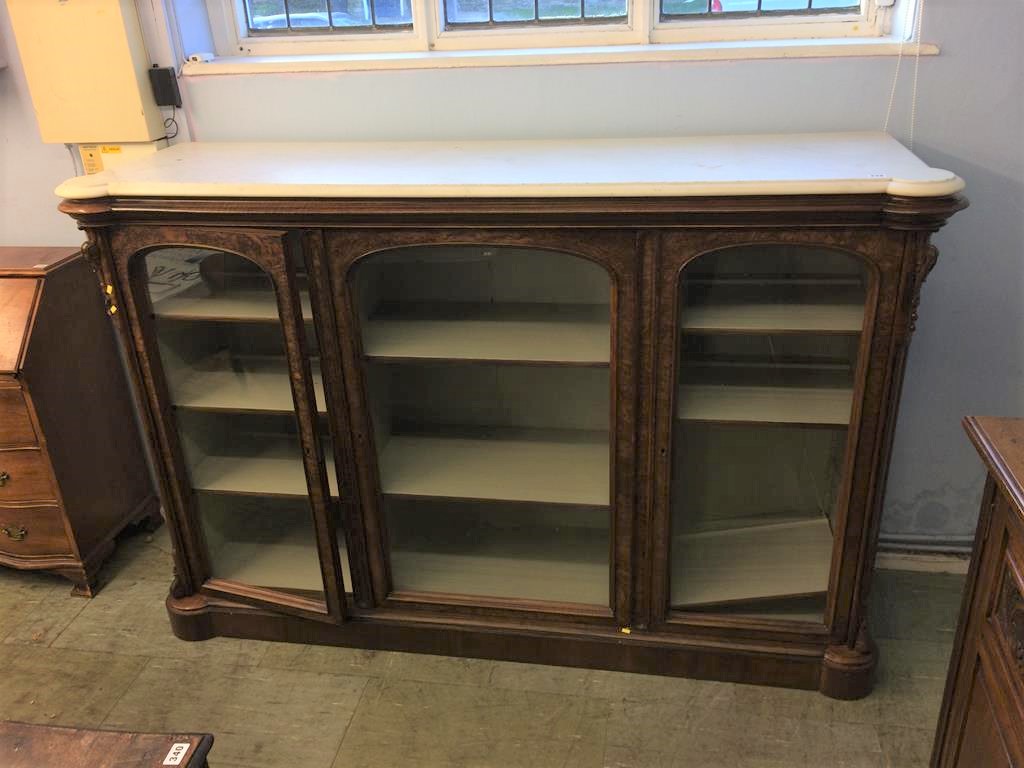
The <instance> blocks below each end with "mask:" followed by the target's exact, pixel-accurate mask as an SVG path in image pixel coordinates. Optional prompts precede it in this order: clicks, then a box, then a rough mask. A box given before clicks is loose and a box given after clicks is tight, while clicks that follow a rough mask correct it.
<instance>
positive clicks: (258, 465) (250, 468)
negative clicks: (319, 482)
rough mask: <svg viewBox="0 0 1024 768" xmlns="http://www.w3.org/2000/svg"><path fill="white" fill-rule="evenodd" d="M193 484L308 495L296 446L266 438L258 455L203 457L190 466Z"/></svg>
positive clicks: (332, 480) (330, 472)
mask: <svg viewBox="0 0 1024 768" xmlns="http://www.w3.org/2000/svg"><path fill="white" fill-rule="evenodd" d="M325 459H326V469H327V482H328V484H329V486H330V489H331V495H332V496H337V495H338V480H337V477H336V474H335V471H334V457H333V455H332V454H331V453H330V452H329V451H328V453H327V455H326V457H325ZM192 487H193V488H195V489H196V490H198V491H207V492H211V493H228V494H238V495H257V496H302V497H305V496H308V495H309V489H308V487H307V485H306V472H305V470H304V468H303V464H302V454H301V452H300V450H299V447H298V445H296V444H295V443H294V442H293V441H288V440H269V441H268V444H267V446H266V447H265V448H264V449H263V450H262V451H260V452H259V453H258V454H254V455H250V456H206V457H204V458H203V459H202V460H201V461H199V462H197V463H196V465H195V466H194V467H193V468H192Z"/></svg>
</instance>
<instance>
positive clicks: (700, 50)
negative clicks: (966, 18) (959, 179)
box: [182, 37, 939, 77]
mask: <svg viewBox="0 0 1024 768" xmlns="http://www.w3.org/2000/svg"><path fill="white" fill-rule="evenodd" d="M899 49H900V46H899V43H898V42H894V41H893V40H892V39H891V38H877V37H874V38H863V37H861V38H857V37H846V38H821V39H806V40H739V41H729V42H716V43H652V44H648V45H603V46H581V47H576V48H518V49H511V50H478V51H406V52H374V53H347V54H318V55H297V56H228V57H222V58H215V59H212V60H209V61H190V62H187V63H186V64H185V66H184V67H183V68H182V74H184V75H187V76H189V77H198V76H203V75H249V74H256V73H259V72H339V71H347V70H379V69H430V68H437V69H448V68H454V67H526V66H536V65H546V64H606V63H636V62H646V61H729V60H741V59H806V58H823V57H836V56H894V55H896V54H897V53H898V52H899ZM903 51H904V55H914V54H916V53H917V45H916V44H915V43H911V42H908V43H905V44H904V49H903ZM938 53H939V46H938V45H936V44H934V43H922V44H921V55H923V56H934V55H937V54H938Z"/></svg>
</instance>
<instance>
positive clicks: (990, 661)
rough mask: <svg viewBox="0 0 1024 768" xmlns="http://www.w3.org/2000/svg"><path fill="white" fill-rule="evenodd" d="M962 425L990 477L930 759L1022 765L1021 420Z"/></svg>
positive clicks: (942, 763) (996, 767) (946, 765)
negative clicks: (933, 748)
mask: <svg viewBox="0 0 1024 768" xmlns="http://www.w3.org/2000/svg"><path fill="white" fill-rule="evenodd" d="M964 424H965V427H966V428H967V433H968V435H970V437H971V441H972V442H973V443H974V445H975V447H976V448H977V449H978V452H979V453H980V454H981V458H982V460H983V461H984V462H985V466H986V468H987V470H988V480H987V482H986V483H985V495H984V497H983V499H982V504H981V516H980V518H979V522H978V533H977V536H976V539H975V542H976V543H975V545H974V557H973V559H972V561H971V570H970V575H969V576H968V580H967V588H966V592H965V594H964V602H963V609H962V611H961V614H960V626H959V627H958V629H957V637H956V645H955V646H954V648H953V661H952V663H951V664H950V669H949V677H948V679H947V682H946V695H945V699H944V701H943V704H942V714H941V716H940V719H939V730H938V735H937V736H936V741H935V750H934V753H933V757H932V765H933V766H936V768H939V767H941V768H951V767H952V766H957V768H968V766H978V767H979V768H981V767H982V766H984V768H1011V767H1013V766H1024V419H994V418H973V417H972V418H968V419H966V420H965V422H964Z"/></svg>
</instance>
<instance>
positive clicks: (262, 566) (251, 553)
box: [210, 517, 352, 592]
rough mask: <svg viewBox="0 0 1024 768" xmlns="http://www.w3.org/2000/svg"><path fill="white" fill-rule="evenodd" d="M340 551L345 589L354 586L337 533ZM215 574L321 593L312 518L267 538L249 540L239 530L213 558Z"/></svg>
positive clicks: (227, 577)
mask: <svg viewBox="0 0 1024 768" xmlns="http://www.w3.org/2000/svg"><path fill="white" fill-rule="evenodd" d="M338 551H339V553H340V554H341V568H342V571H343V574H344V578H345V588H346V589H347V590H350V591H351V589H352V574H351V571H350V570H349V563H348V550H347V549H346V548H345V541H344V539H343V538H342V535H341V533H340V532H339V533H338ZM210 560H211V562H212V563H213V571H214V575H215V576H216V578H218V579H227V580H229V581H237V582H239V583H242V584H249V585H252V586H257V587H265V588H267V589H295V590H307V591H312V592H322V591H323V589H324V581H323V576H322V573H321V571H320V560H319V555H318V554H317V548H316V540H315V538H314V535H313V519H312V517H310V518H309V519H308V522H306V523H305V524H304V525H303V526H301V527H300V526H293V527H291V528H290V529H285V530H281V531H275V535H274V536H273V537H265V538H264V540H259V539H247V538H245V535H244V533H240V535H239V537H238V538H237V539H232V540H228V541H226V542H225V543H224V544H222V545H221V546H220V547H219V548H218V549H217V550H216V551H214V552H213V553H211V557H210Z"/></svg>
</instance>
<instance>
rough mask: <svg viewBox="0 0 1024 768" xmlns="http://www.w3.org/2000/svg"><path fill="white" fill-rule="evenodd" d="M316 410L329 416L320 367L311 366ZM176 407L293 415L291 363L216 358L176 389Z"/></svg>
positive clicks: (254, 358) (251, 358)
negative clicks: (289, 370) (289, 371)
mask: <svg viewBox="0 0 1024 768" xmlns="http://www.w3.org/2000/svg"><path fill="white" fill-rule="evenodd" d="M311 369H312V376H313V392H314V396H315V397H316V408H317V411H318V412H320V413H326V412H327V400H326V398H325V397H324V383H323V379H322V377H321V376H320V367H319V365H317V364H316V363H313V364H312V366H311ZM172 397H173V399H174V405H176V406H178V407H179V408H190V409H193V410H204V411H234V412H272V413H291V412H293V411H294V410H295V404H294V402H293V400H292V388H291V380H290V379H289V376H288V363H287V362H286V361H285V360H284V359H282V358H258V357H244V358H236V359H235V360H234V364H232V360H231V359H229V358H228V357H227V356H226V355H222V356H217V357H216V358H214V359H212V360H208V361H205V363H204V364H201V365H199V366H197V368H196V370H195V372H193V373H192V374H191V375H189V376H188V378H186V379H185V380H184V381H182V382H181V383H180V384H178V385H177V386H175V387H173V392H172Z"/></svg>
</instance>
